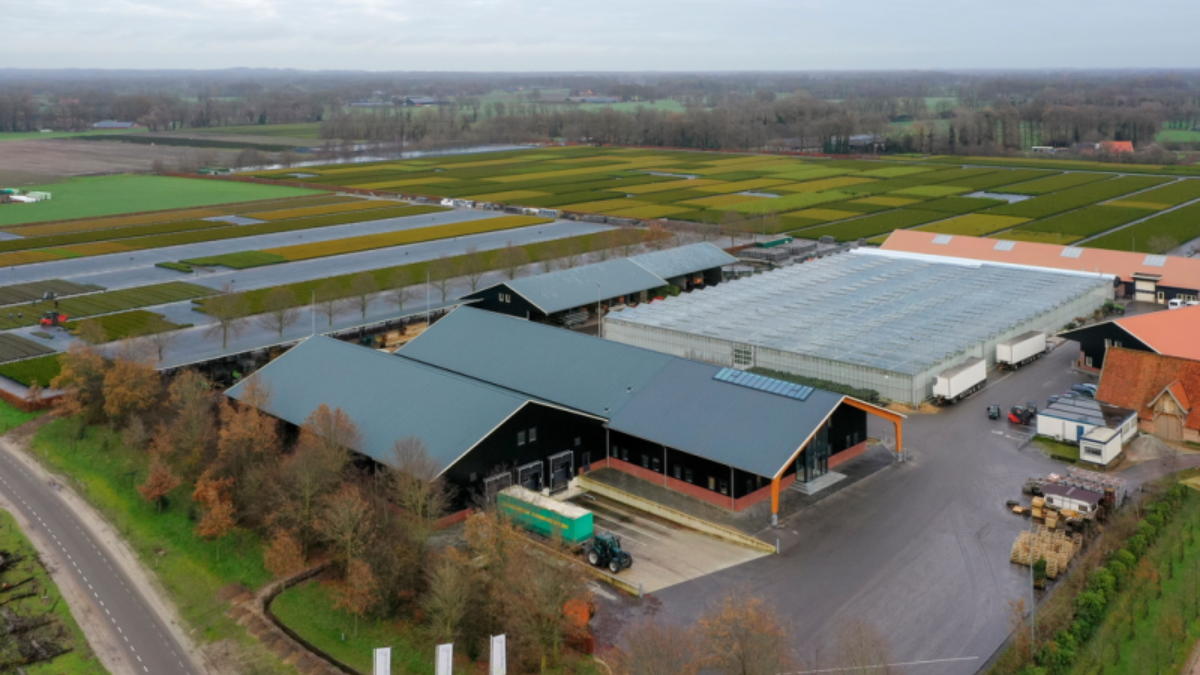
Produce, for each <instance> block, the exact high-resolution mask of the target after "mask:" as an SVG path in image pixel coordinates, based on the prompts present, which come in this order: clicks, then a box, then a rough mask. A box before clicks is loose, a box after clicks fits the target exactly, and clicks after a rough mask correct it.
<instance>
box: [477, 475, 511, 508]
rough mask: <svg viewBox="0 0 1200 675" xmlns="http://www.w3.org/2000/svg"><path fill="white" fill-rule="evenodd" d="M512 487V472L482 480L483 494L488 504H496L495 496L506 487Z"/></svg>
mask: <svg viewBox="0 0 1200 675" xmlns="http://www.w3.org/2000/svg"><path fill="white" fill-rule="evenodd" d="M511 485H512V472H510V471H505V472H504V473H500V474H496V475H495V476H492V477H490V478H484V479H483V493H484V495H485V496H486V497H487V503H488V504H495V503H496V495H498V494H500V491H501V490H503V489H504V488H506V487H509V486H511Z"/></svg>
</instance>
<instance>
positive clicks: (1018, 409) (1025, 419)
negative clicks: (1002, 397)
mask: <svg viewBox="0 0 1200 675" xmlns="http://www.w3.org/2000/svg"><path fill="white" fill-rule="evenodd" d="M1036 417H1037V407H1031V406H1025V405H1014V406H1013V407H1012V410H1009V411H1008V421H1009V422H1012V423H1013V424H1021V425H1024V426H1029V425H1030V424H1033V420H1034V418H1036Z"/></svg>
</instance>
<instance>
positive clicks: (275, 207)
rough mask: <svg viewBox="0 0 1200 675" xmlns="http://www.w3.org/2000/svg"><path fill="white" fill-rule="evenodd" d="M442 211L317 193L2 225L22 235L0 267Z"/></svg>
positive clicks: (8, 243)
mask: <svg viewBox="0 0 1200 675" xmlns="http://www.w3.org/2000/svg"><path fill="white" fill-rule="evenodd" d="M181 180H186V179H181ZM198 182H216V181H198ZM444 210H445V209H444V208H443V207H440V206H414V205H410V204H406V203H404V202H399V201H395V200H384V199H372V200H367V199H362V198H357V197H338V196H329V195H322V196H316V197H300V198H297V199H289V200H269V201H255V202H252V203H250V204H237V205H230V206H224V205H222V206H213V207H208V208H206V209H202V210H196V209H182V210H172V211H160V212H156V213H151V214H138V215H133V216H121V217H117V218H98V219H89V220H77V221H65V222H56V223H51V224H46V225H37V226H30V227H15V228H7V231H9V232H12V233H15V234H20V235H22V237H21V238H18V239H9V240H5V241H0V266H15V265H28V264H33V263H39V262H48V261H53V260H63V259H68V258H81V257H88V256H96V255H106V254H112V253H122V252H128V251H144V250H147V249H155V248H164V247H168V246H181V245H185V244H198V243H203V242H211V241H223V240H227V239H228V240H231V239H238V238H241V237H250V236H255V235H264V234H277V233H281V232H292V231H298V230H307V229H312V228H320V227H329V226H333V225H347V224H350V223H361V222H368V221H373V220H382V219H386V218H403V217H407V216H419V215H422V214H426V213H434V212H439V211H444ZM234 245H235V246H236V244H234Z"/></svg>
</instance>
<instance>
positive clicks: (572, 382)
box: [396, 309, 675, 418]
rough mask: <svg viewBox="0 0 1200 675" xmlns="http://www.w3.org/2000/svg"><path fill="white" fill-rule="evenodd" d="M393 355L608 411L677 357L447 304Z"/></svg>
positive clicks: (590, 409) (570, 404)
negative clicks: (448, 307)
mask: <svg viewBox="0 0 1200 675" xmlns="http://www.w3.org/2000/svg"><path fill="white" fill-rule="evenodd" d="M396 355H397V356H401V357H405V358H408V359H413V360H415V361H421V362H423V363H428V364H429V365H433V366H437V367H439V368H445V369H446V370H450V371H453V372H456V373H461V374H463V375H467V376H469V377H473V378H476V379H479V380H483V381H484V382H489V383H491V384H494V385H497V386H500V387H505V388H507V389H511V390H513V391H519V392H525V393H527V394H530V395H532V396H536V397H538V398H542V399H545V400H547V401H553V402H555V403H557V404H559V405H562V406H566V407H568V408H573V409H575V410H581V411H583V412H586V413H589V414H592V415H596V416H598V417H604V418H608V417H610V416H611V415H612V413H613V412H614V411H616V410H618V409H620V408H621V406H623V405H625V404H626V403H627V402H628V401H629V399H631V398H632V394H633V393H635V392H637V391H640V390H641V388H642V387H644V386H645V385H646V383H648V382H649V381H650V380H651V379H653V378H654V376H655V375H656V374H657V373H658V371H660V370H662V369H663V368H665V367H666V366H667V364H669V363H670V362H671V361H672V360H674V358H675V357H673V356H668V355H666V354H660V353H658V352H652V351H650V350H647V349H639V348H637V347H630V346H628V345H623V344H620V343H617V342H610V341H608V340H601V339H600V338H596V337H592V336H590V335H583V334H581V333H572V332H571V331H568V330H563V329H561V328H553V327H550V326H545V325H542V324H538V323H533V322H531V321H525V320H524V319H517V318H514V317H510V316H505V315H502V314H496V313H493V312H487V311H484V310H479V309H457V310H454V311H452V312H450V313H449V314H447V315H446V316H444V317H442V319H440V320H439V321H438V322H437V323H435V324H433V325H432V326H430V327H429V328H428V329H427V330H426V331H425V332H424V333H422V334H421V335H420V336H419V337H417V338H416V339H414V340H413V341H412V342H409V343H408V344H407V345H405V346H404V347H403V348H401V349H400V351H398V352H397V353H396Z"/></svg>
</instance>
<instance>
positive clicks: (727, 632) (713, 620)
mask: <svg viewBox="0 0 1200 675" xmlns="http://www.w3.org/2000/svg"><path fill="white" fill-rule="evenodd" d="M696 631H697V634H698V637H699V640H698V642H699V644H700V646H701V649H702V650H703V653H702V654H701V658H702V659H703V661H704V664H705V665H706V666H707V667H709V668H712V669H714V670H717V671H720V672H722V673H725V674H726V675H775V673H786V672H788V671H789V670H792V669H793V668H792V662H793V659H792V650H791V647H789V645H788V642H789V640H788V632H787V629H786V628H785V627H784V624H783V619H782V618H780V616H779V614H777V613H776V612H775V610H774V609H772V608H771V606H770V605H768V604H767V603H766V602H765V601H764V600H763V599H762V598H760V597H754V596H751V597H747V596H746V595H745V594H742V593H736V592H732V593H729V594H728V595H726V596H725V597H723V598H722V599H721V600H719V601H718V602H717V603H716V604H715V605H713V606H712V607H711V608H709V610H708V611H706V612H705V613H704V614H703V615H701V617H700V619H699V620H698V621H697V622H696Z"/></svg>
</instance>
